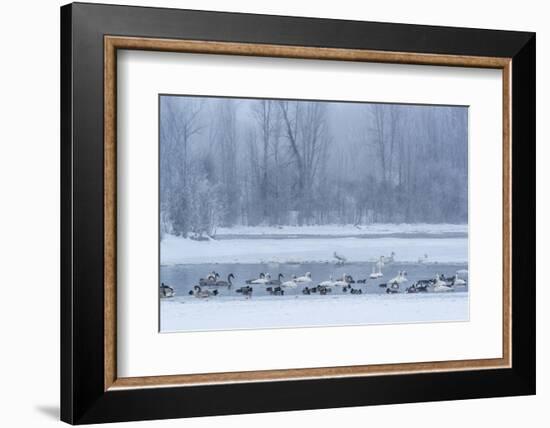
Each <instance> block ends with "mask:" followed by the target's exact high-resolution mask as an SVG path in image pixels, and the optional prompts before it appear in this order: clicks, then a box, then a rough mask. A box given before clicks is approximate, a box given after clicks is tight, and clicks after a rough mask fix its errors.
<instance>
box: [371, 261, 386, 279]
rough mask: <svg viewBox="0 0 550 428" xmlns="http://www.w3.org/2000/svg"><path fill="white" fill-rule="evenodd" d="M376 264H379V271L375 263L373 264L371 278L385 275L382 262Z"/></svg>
mask: <svg viewBox="0 0 550 428" xmlns="http://www.w3.org/2000/svg"><path fill="white" fill-rule="evenodd" d="M376 264H377V265H378V272H376V271H375V270H374V265H372V272H371V274H370V275H369V278H370V279H378V278H382V277H383V276H384V274H383V273H382V266H381V263H376Z"/></svg>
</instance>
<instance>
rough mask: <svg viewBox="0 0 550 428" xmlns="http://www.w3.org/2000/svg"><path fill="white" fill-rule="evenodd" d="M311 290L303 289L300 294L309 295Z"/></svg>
mask: <svg viewBox="0 0 550 428" xmlns="http://www.w3.org/2000/svg"><path fill="white" fill-rule="evenodd" d="M311 291H312V290H311V288H309V287H304V289H303V290H302V294H311Z"/></svg>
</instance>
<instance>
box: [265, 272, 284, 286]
mask: <svg viewBox="0 0 550 428" xmlns="http://www.w3.org/2000/svg"><path fill="white" fill-rule="evenodd" d="M283 277H284V275H283V274H282V273H280V274H279V278H278V279H270V280H269V282H267V283H266V284H267V285H281V284H282V280H281V278H283Z"/></svg>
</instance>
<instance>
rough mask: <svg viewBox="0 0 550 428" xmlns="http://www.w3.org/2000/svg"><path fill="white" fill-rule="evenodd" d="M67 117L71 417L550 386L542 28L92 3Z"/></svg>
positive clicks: (489, 393) (65, 366) (65, 266)
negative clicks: (541, 157)
mask: <svg viewBox="0 0 550 428" xmlns="http://www.w3.org/2000/svg"><path fill="white" fill-rule="evenodd" d="M107 18H108V19H107ZM61 104H62V111H61V129H62V138H61V156H62V159H61V161H62V162H61V164H62V170H61V194H62V206H61V212H62V219H61V222H62V234H61V244H62V245H61V247H62V264H61V272H62V283H61V287H62V290H61V291H62V292H61V339H62V341H61V342H62V343H61V358H62V361H61V367H62V371H61V372H62V373H61V390H62V393H61V394H62V395H61V417H62V420H64V421H66V422H69V423H71V424H85V423H98V422H115V421H129V420H144V419H162V418H177V417H190V416H201V415H222V414H231V413H234V414H235V413H251V412H269V411H281V410H297V409H314V408H327V407H344V406H363V405H372V404H388V403H405V402H417V401H433V400H452V399H464V398H478V397H496V396H510V395H527V394H534V393H535V287H534V284H535V209H534V208H535V35H534V34H533V33H526V32H509V31H495V30H481V29H464V28H447V27H433V26H430V27H428V26H417V25H407V24H389V23H371V22H354V21H338V20H327V19H312V18H294V17H282V16H265V15H248V14H233V13H219V12H204V11H200V12H199V11H191V10H175V9H156V8H140V7H127V6H108V5H92V4H78V3H76V4H70V5H67V6H64V7H62V8H61Z"/></svg>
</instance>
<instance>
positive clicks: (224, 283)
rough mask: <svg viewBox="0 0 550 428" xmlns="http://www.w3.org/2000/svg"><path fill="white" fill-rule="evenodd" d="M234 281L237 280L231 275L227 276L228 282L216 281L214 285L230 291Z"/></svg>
mask: <svg viewBox="0 0 550 428" xmlns="http://www.w3.org/2000/svg"><path fill="white" fill-rule="evenodd" d="M232 279H235V275H233V274H232V273H230V274H229V275H227V281H216V282H215V283H214V285H216V286H218V287H227V288H228V289H230V288H231V286H232V285H233V283H232V282H231V280H232Z"/></svg>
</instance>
